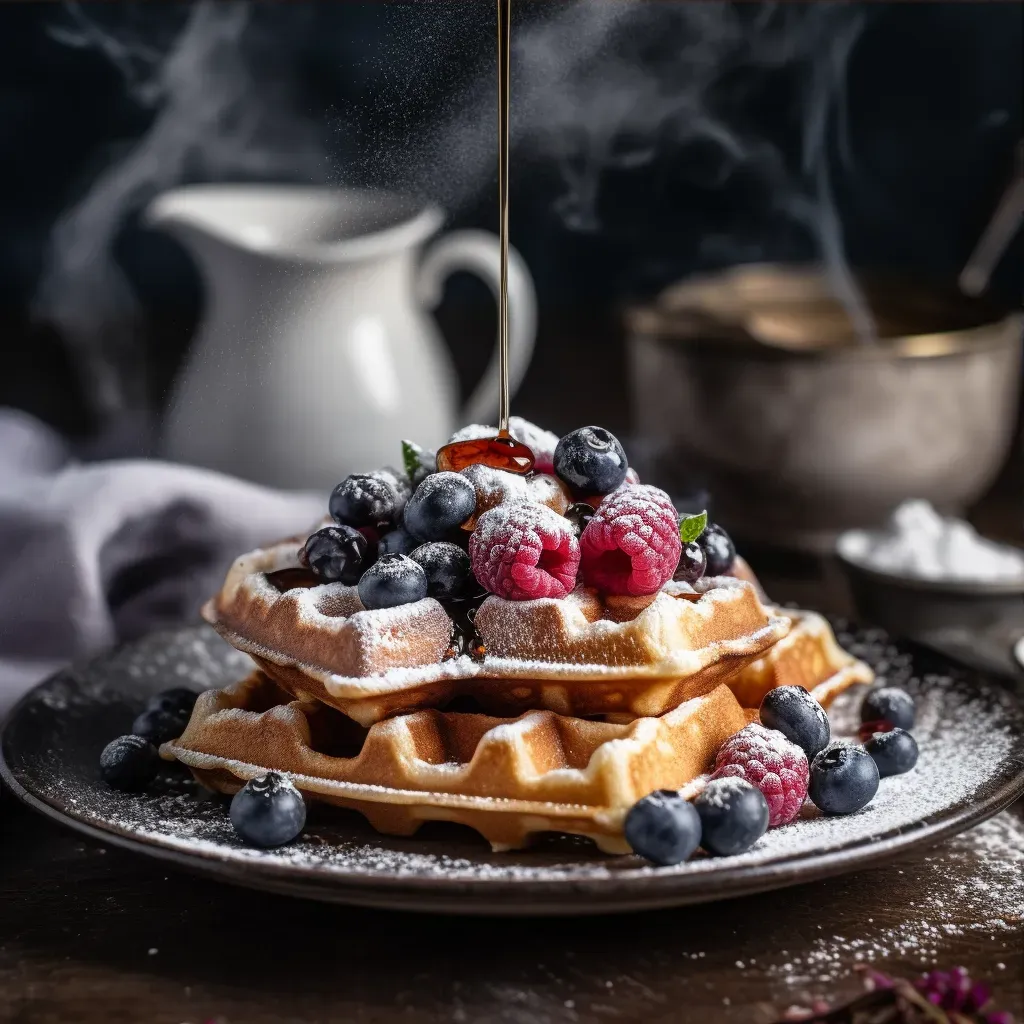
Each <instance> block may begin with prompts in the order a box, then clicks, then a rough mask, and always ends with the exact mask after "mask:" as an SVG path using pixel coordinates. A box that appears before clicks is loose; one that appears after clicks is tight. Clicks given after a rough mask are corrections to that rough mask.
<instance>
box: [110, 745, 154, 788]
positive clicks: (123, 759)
mask: <svg viewBox="0 0 1024 1024" xmlns="http://www.w3.org/2000/svg"><path fill="white" fill-rule="evenodd" d="M159 767H160V755H159V754H158V753H157V752H156V747H154V746H153V744H152V743H150V742H149V740H147V739H145V738H144V737H142V736H118V737H117V739H116V740H111V741H110V742H109V743H108V744H107V745H106V746H105V747H104V748H103V752H102V753H101V754H100V778H101V779H103V781H104V782H105V783H106V784H107V785H108V786H113V787H114V789H123V790H124V791H125V792H128V793H132V792H137V791H138V790H140V789H145V788H146V786H148V785H149V784H150V783H151V782H152V781H153V779H155V778H156V773H157V769H158V768H159Z"/></svg>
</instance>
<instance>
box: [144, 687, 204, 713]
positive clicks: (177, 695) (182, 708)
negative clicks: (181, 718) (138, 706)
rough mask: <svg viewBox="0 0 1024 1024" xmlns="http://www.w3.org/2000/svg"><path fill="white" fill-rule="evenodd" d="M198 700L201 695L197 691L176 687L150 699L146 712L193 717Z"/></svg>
mask: <svg viewBox="0 0 1024 1024" xmlns="http://www.w3.org/2000/svg"><path fill="white" fill-rule="evenodd" d="M198 699H199V694H198V693H196V691H195V690H190V689H188V687H185V686H175V687H174V688H173V689H170V690H164V691H163V692H162V693H158V694H157V695H156V696H155V697H150V698H149V700H148V701H147V703H146V710H147V711H170V712H171V713H172V714H177V715H191V714H192V709H193V708H194V707H195V706H196V701H197V700H198Z"/></svg>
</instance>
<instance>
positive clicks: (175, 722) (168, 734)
mask: <svg viewBox="0 0 1024 1024" xmlns="http://www.w3.org/2000/svg"><path fill="white" fill-rule="evenodd" d="M190 714H191V713H190V712H188V711H184V712H182V711H167V710H165V709H164V708H147V709H146V710H145V711H143V712H141V713H140V714H139V715H138V717H136V719H135V721H134V722H132V732H133V733H134V734H135V735H136V736H142V737H144V738H145V739H147V740H149V742H150V743H154V744H156V745H157V746H159V745H160V744H161V743H166V742H167V741H168V740H173V739H176V738H177V737H178V736H180V735H181V734H182V733H183V732H184V731H185V726H186V725H188V720H189V717H190Z"/></svg>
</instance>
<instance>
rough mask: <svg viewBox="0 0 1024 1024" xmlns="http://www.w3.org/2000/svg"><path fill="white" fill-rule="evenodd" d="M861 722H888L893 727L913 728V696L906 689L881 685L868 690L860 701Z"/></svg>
mask: <svg viewBox="0 0 1024 1024" xmlns="http://www.w3.org/2000/svg"><path fill="white" fill-rule="evenodd" d="M860 720H861V721H862V722H888V723H889V725H891V726H892V727H893V728H895V729H913V728H914V698H913V697H911V696H910V694H909V693H907V692H906V690H898V689H897V688H896V687H895V686H882V687H879V688H878V689H876V690H869V691H868V693H867V696H866V697H865V698H864V700H863V701H862V702H861V706H860Z"/></svg>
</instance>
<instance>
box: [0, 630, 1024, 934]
mask: <svg viewBox="0 0 1024 1024" xmlns="http://www.w3.org/2000/svg"><path fill="white" fill-rule="evenodd" d="M840 640H841V642H843V643H844V644H845V645H846V646H847V647H848V648H851V649H853V650H854V651H855V653H857V654H858V655H860V656H861V657H865V658H867V659H868V660H869V661H872V662H873V663H874V664H875V665H876V667H877V668H878V670H879V671H880V673H885V675H886V676H887V678H888V679H889V680H890V681H893V682H898V683H899V684H900V685H905V686H906V687H907V688H908V689H910V690H911V691H912V692H914V693H915V695H916V697H917V703H918V721H917V725H916V727H915V733H916V735H917V738H918V742H919V744H920V747H921V759H920V761H919V763H918V767H917V768H916V769H915V770H914V771H913V772H911V773H909V774H908V775H904V776H900V777H899V778H895V779H886V780H884V781H883V783H882V786H881V788H880V790H879V793H878V795H877V796H876V797H875V799H874V801H873V802H872V803H871V804H870V805H869V806H868V807H867V808H866V809H865V810H863V811H861V812H860V813H858V814H855V815H851V816H849V817H847V818H820V817H816V816H809V817H806V818H802V819H800V820H798V821H797V822H794V823H793V824H791V825H787V826H785V827H784V828H780V829H774V830H772V831H771V832H769V833H768V834H767V835H766V836H765V837H764V838H763V839H762V840H761V841H760V842H759V843H758V844H757V845H756V846H755V847H754V848H753V849H752V850H751V851H749V852H748V853H745V854H742V855H740V856H738V857H732V858H723V859H714V858H709V857H698V858H696V859H694V860H691V861H690V862H689V863H688V864H684V865H680V866H678V867H674V868H652V867H649V866H647V865H645V863H644V862H643V861H641V860H639V859H638V858H634V857H606V856H602V855H601V854H599V853H598V852H597V851H596V850H595V849H594V848H593V847H591V846H590V845H589V844H588V843H586V842H584V841H582V840H581V841H575V840H572V839H567V838H559V837H553V838H551V840H550V841H545V842H543V843H541V844H539V845H538V846H536V847H534V848H533V849H531V850H528V851H520V852H516V853H492V852H491V850H490V849H489V847H488V846H487V845H486V844H485V843H484V842H483V841H482V840H481V839H479V837H477V836H476V834H475V833H472V832H470V831H468V830H463V829H460V828H459V827H457V826H454V825H427V826H424V828H423V830H422V831H421V832H420V833H419V835H417V836H415V837H413V838H406V839H399V838H394V837H390V836H382V835H378V834H377V833H375V832H374V831H373V830H372V829H370V827H369V826H368V825H367V824H366V823H365V822H364V821H363V820H362V818H360V817H359V816H358V815H356V814H354V813H352V812H344V811H339V810H335V809H327V808H324V809H316V808H315V809H314V810H313V811H312V812H311V814H310V821H309V825H308V827H307V830H306V833H305V834H304V836H303V837H302V838H300V839H299V840H298V841H296V842H295V843H293V844H291V845H290V846H286V847H283V848H281V849H279V850H274V851H262V850H254V849H251V848H248V847H245V846H243V845H241V844H240V843H239V842H238V840H237V839H236V838H235V836H234V833H233V831H232V828H231V825H230V822H229V821H228V817H227V814H226V806H225V802H224V800H223V799H222V798H220V797H215V796H212V795H209V794H206V793H205V792H204V791H203V790H201V789H200V788H199V787H197V786H196V784H195V783H194V782H193V781H192V780H191V777H190V776H188V775H187V774H186V773H184V772H183V771H182V770H181V769H180V767H178V766H169V767H168V768H166V769H165V770H164V771H163V773H162V774H161V776H160V778H159V779H158V781H157V783H156V784H155V785H154V786H153V787H152V789H151V790H150V791H149V792H148V793H146V794H142V795H128V794H124V793H118V792H115V791H113V790H111V789H109V788H108V787H107V786H105V785H104V784H103V783H102V782H101V781H100V780H99V778H98V776H97V757H98V755H99V752H100V750H101V749H102V748H103V746H104V744H105V743H106V742H107V741H108V740H110V739H111V738H112V737H114V736H116V735H118V734H120V733H123V732H125V731H127V730H128V728H129V727H130V723H131V721H132V718H133V717H134V715H135V714H136V713H137V711H138V710H139V709H140V707H141V706H142V704H143V702H144V701H145V698H146V697H147V696H148V695H149V694H151V693H153V692H156V691H159V690H162V689H165V688H168V687H170V686H180V685H182V684H187V685H192V686H194V687H196V688H208V687H213V686H220V685H223V684H224V683H226V682H228V681H230V680H233V679H235V678H238V676H239V675H240V674H242V673H244V672H245V671H246V670H247V660H246V659H245V658H244V657H243V656H241V655H239V654H238V653H237V652H235V651H233V650H232V649H230V648H229V647H227V646H226V645H225V644H224V643H223V642H222V641H221V640H220V639H218V638H217V637H216V636H215V635H214V634H213V632H212V631H210V630H207V629H205V628H201V629H190V630H183V631H181V632H177V633H169V634H168V633H165V634H160V635H154V636H152V637H149V638H147V639H145V640H142V641H140V642H138V643H135V644H132V645H129V646H127V647H125V648H122V649H121V650H120V651H117V652H115V653H114V654H111V655H108V656H106V657H103V658H100V659H99V660H97V661H94V662H92V663H91V664H89V665H86V666H84V667H82V668H79V669H72V670H68V671H65V672H62V673H60V674H58V675H56V676H54V677H53V678H52V679H50V680H48V681H47V682H44V683H42V684H40V685H39V686H37V687H36V688H35V689H34V690H33V691H31V692H30V693H29V694H28V695H27V696H26V697H25V698H24V699H23V700H22V701H21V702H20V704H18V706H17V707H16V708H15V709H14V711H13V712H12V713H11V716H10V718H9V720H8V722H7V725H6V728H5V730H4V733H3V737H2V743H0V752H2V761H0V770H2V774H3V778H4V780H5V781H6V783H7V785H9V786H10V787H11V789H12V790H13V791H14V792H15V793H16V794H17V795H18V796H19V797H20V798H21V799H22V800H24V801H25V802H26V803H28V804H29V805H30V806H32V807H35V808H36V809H37V810H39V811H41V812H43V813H44V814H47V815H49V816H50V817H52V818H55V819H56V820H58V821H61V822H63V823H65V824H67V825H69V826H71V827H72V828H75V829H77V830H79V831H81V832H84V833H85V834H87V835H89V836H92V837H93V838H95V839H97V840H100V841H102V842H107V843H114V844H116V845H119V846H124V847H126V848H128V849H131V850H135V851H137V852H138V853H141V854H145V855H148V856H151V857H156V858H158V859H160V860H164V861H167V862H170V863H172V864H175V865H178V866H179V867H182V868H185V869H187V870H190V871H195V872H198V873H200V874H204V875H212V876H215V877H218V878H222V879H224V881H227V882H232V883H235V884H238V885H246V886H251V887H253V888H258V889H268V890H272V891H276V892H283V893H290V894H293V895H297V896H306V897H311V898H314V899H320V900H330V901H336V902H339V903H360V904H367V905H371V906H382V907H399V908H406V909H415V910H430V911H443V912H453V913H492V914H593V913H606V912H610V911H624V910H638V909H642V908H650V907H667V906H676V905H680V904H686V903H700V902H705V901H708V900H715V899H721V898H725V897H734V896H742V895H745V894H748V893H753V892H759V891H762V890H765V889H774V888H779V887H782V886H786V885H793V884H795V883H798V882H807V881H810V880H813V879H817V878H823V877H825V876H827V875H834V874H838V873H840V872H844V871H851V870H854V869H857V868H862V867H865V866H867V865H870V864H876V863H878V862H881V861H886V860H889V859H890V858H892V857H893V856H895V855H896V854H898V853H901V852H903V851H905V850H908V849H910V848H912V847H916V846H921V845H924V844H927V843H934V842H936V841H937V840H939V839H942V838H943V837H945V836H949V835H952V834H954V833H956V832H960V831H962V830H964V829H966V828H969V827H970V826H972V825H974V824H977V823H978V822H980V821H982V820H984V819H985V818H987V817H989V816H991V815H993V814H995V813H996V812H997V811H999V810H1000V809H1001V808H1003V807H1005V806H1006V805H1007V804H1008V803H1010V802H1011V801H1012V800H1013V799H1015V798H1016V797H1017V796H1019V795H1021V793H1024V711H1022V709H1021V707H1020V705H1019V704H1018V703H1017V702H1016V701H1015V700H1014V699H1013V698H1011V697H1010V696H1009V694H1007V693H1006V692H1005V691H1003V690H1001V689H1000V688H999V687H998V686H995V685H992V684H990V683H988V682H986V681H985V680H984V679H983V678H982V677H980V676H978V675H977V674H974V673H970V672H964V671H962V670H960V669H956V668H953V667H952V666H949V665H947V664H945V663H938V662H931V661H929V660H927V659H928V657H929V656H928V655H920V654H916V653H914V654H911V653H908V652H907V651H904V650H902V649H900V648H898V647H896V646H895V645H893V644H891V643H890V642H889V641H888V639H887V638H886V637H885V636H884V634H881V633H879V632H878V631H873V632H861V633H853V634H842V635H841V636H840ZM853 704H854V700H853V699H852V697H851V699H850V701H848V705H847V706H846V707H845V708H844V707H843V706H839V707H837V708H835V709H833V724H834V731H836V732H839V733H842V732H845V731H847V730H849V729H851V728H852V710H853Z"/></svg>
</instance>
